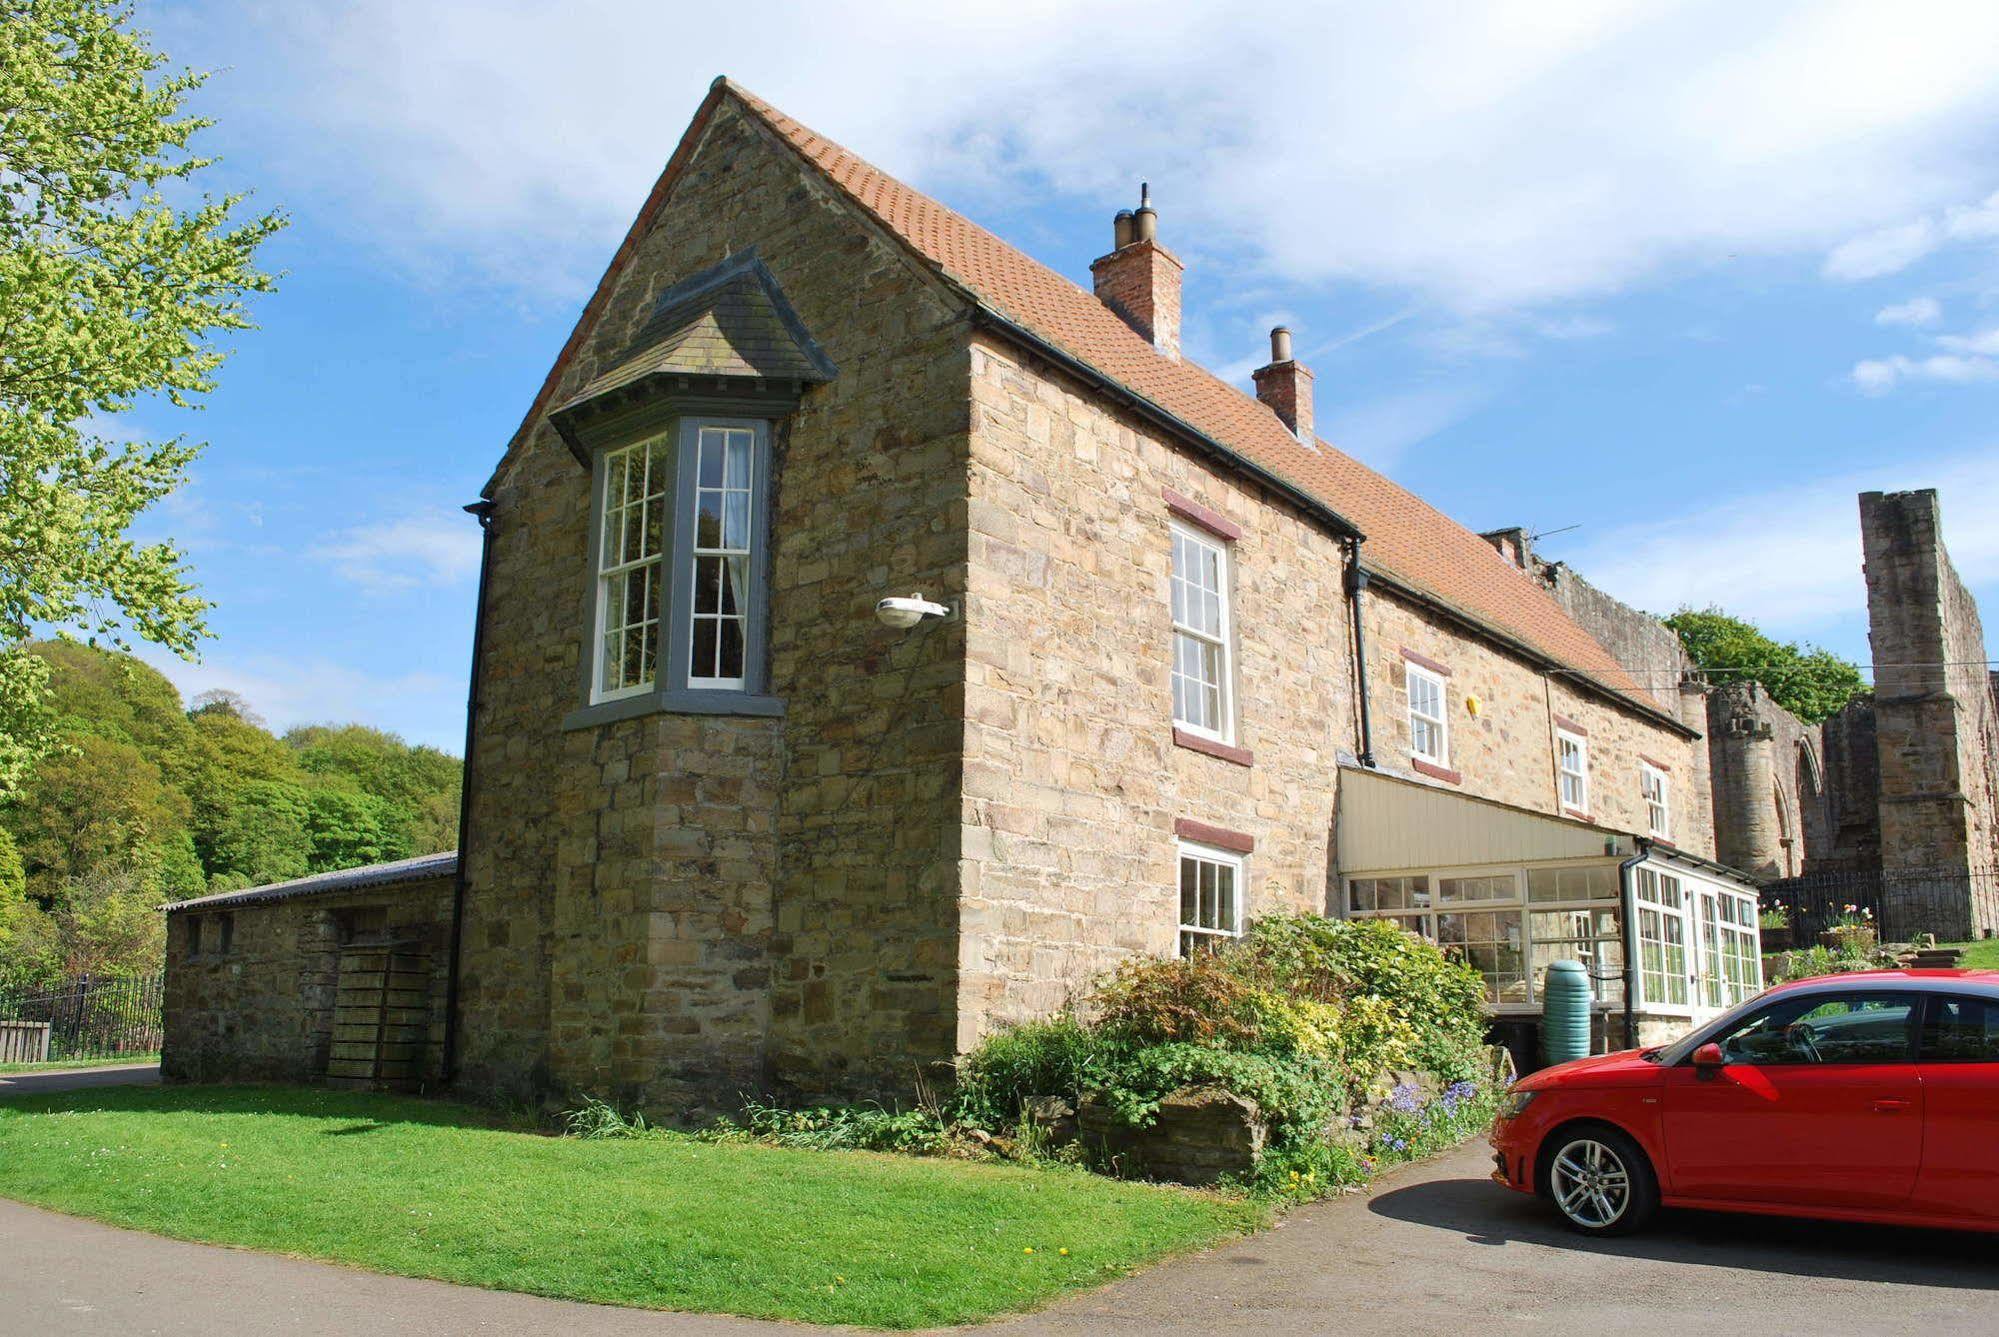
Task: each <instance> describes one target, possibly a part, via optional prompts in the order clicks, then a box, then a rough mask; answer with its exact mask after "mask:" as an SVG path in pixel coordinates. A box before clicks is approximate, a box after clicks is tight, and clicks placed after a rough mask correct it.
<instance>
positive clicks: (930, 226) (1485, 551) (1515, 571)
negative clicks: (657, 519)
mask: <svg viewBox="0 0 1999 1337" xmlns="http://www.w3.org/2000/svg"><path fill="white" fill-rule="evenodd" d="M724 86H725V87H726V88H727V89H728V90H729V91H730V92H732V93H733V94H735V95H736V96H737V97H738V98H740V99H741V100H742V103H743V105H744V106H745V107H747V108H749V109H750V110H751V111H752V112H754V113H755V114H756V115H757V116H759V117H761V118H762V119H763V120H764V122H765V123H766V124H768V125H769V126H770V127H771V128H772V129H773V130H775V131H776V132H777V133H778V134H779V135H780V136H782V137H783V138H784V139H785V140H786V141H787V142H788V143H790V144H791V145H792V146H793V147H794V148H796V149H797V150H798V152H799V153H800V154H801V155H802V156H803V157H804V158H805V159H806V160H807V161H808V162H810V163H812V164H813V165H814V166H816V167H817V168H818V169H819V170H820V171H821V172H822V173H824V174H825V176H826V177H827V178H828V179H829V180H831V181H832V182H833V183H834V184H835V185H837V186H839V187H840V188H841V189H842V190H844V191H846V192H847V194H849V195H850V196H852V197H853V198H854V199H855V200H856V201H857V202H858V203H860V204H861V205H862V206H864V207H865V208H866V209H867V210H868V212H870V213H872V214H873V215H875V217H877V218H878V219H880V220H881V222H882V223H883V225H884V226H886V227H887V228H888V229H889V230H890V231H891V232H893V233H894V234H895V235H896V236H898V237H900V238H901V239H902V240H903V241H904V242H905V243H906V244H907V245H909V246H911V247H912V248H914V249H915V250H916V251H917V252H918V253H919V254H921V255H922V256H924V257H925V258H927V259H928V260H930V261H931V262H932V263H933V264H935V265H936V266H937V267H938V268H939V269H940V270H942V271H943V273H944V274H945V275H946V276H947V277H949V278H951V279H953V280H955V281H956V282H957V283H959V284H960V285H962V286H963V287H965V288H967V289H969V290H970V291H971V292H972V293H973V294H974V295H975V296H977V297H978V298H979V299H980V300H981V301H983V302H985V303H986V304H988V305H990V306H991V307H992V308H994V309H995V310H996V311H998V312H999V314H1001V315H1002V316H1004V317H1006V318H1007V319H1008V320H1010V321H1012V322H1014V323H1015V324H1017V325H1020V326H1023V327H1024V328H1026V329H1027V330H1028V331H1029V332H1030V333H1032V334H1034V335H1036V336H1038V337H1039V338H1042V339H1045V340H1047V341H1048V342H1049V343H1051V344H1054V345H1055V346H1056V347H1058V348H1060V349H1061V350H1062V351H1064V352H1066V353H1068V354H1069V355H1070V356H1071V357H1073V358H1075V359H1076V360H1077V361H1079V362H1082V363H1084V364H1086V365H1087V366H1089V367H1091V368H1092V369H1094V370H1096V371H1097V372H1098V373H1100V374H1101V375H1103V376H1104V377H1106V378H1107V379H1109V380H1112V381H1115V382H1117V383H1118V384H1119V385H1121V386H1123V387H1124V388H1126V389H1128V390H1131V391H1135V392H1136V393H1138V394H1139V395H1142V396H1144V397H1145V398H1146V399H1149V400H1151V401H1152V402H1153V403H1155V404H1157V405H1158V406H1160V407H1161V408H1163V409H1165V410H1166V411H1167V412H1169V413H1171V414H1173V415H1174V416H1176V417H1178V418H1180V419H1181V420H1183V421H1184V422H1186V423H1188V424H1189V425H1191V426H1193V427H1195V428H1197V429H1198V430H1200V431H1201V432H1203V433H1205V434H1206V435H1208V436H1210V437H1213V438H1214V439H1215V440H1217V441H1219V442H1221V443H1222V444H1223V445H1225V446H1227V447H1229V448H1230V449H1232V450H1234V451H1236V452H1237V453H1238V454H1241V455H1243V456H1245V457H1247V458H1248V459H1250V460H1251V461H1253V462H1254V463H1256V464H1258V465H1261V466H1262V467H1264V468H1266V469H1268V470H1270V472H1272V473H1274V474H1276V475H1278V477H1280V478H1282V479H1283V480H1285V481H1286V482H1290V483H1292V484H1295V485H1296V486H1297V487H1298V488H1300V489H1301V490H1302V491H1304V492H1307V493H1310V494H1311V495H1313V496H1315V497H1317V498H1319V499H1320V500H1322V501H1323V502H1324V503H1325V504H1326V505H1327V506H1329V507H1330V508H1332V509H1333V510H1334V511H1336V512H1337V513H1339V514H1340V515H1343V516H1345V517H1347V518H1348V519H1350V520H1352V521H1353V523H1354V524H1355V525H1357V526H1358V527H1359V528H1360V529H1361V530H1362V531H1363V532H1364V533H1365V534H1366V535H1367V542H1366V545H1365V548H1364V551H1365V554H1366V557H1365V560H1366V564H1367V565H1368V566H1369V567H1371V568H1373V569H1374V570H1376V571H1378V572H1380V573H1381V574H1383V575H1385V576H1387V577H1388V578H1389V579H1390V580H1391V581H1394V582H1397V583H1400V584H1403V585H1406V586H1408V587H1410V588H1411V589H1413V590H1414V591H1415V592H1416V593H1417V594H1419V595H1425V596H1428V597H1430V598H1432V599H1434V600H1436V601H1438V602H1440V603H1442V604H1444V605H1446V606H1448V607H1449V608H1451V609H1453V610H1455V611H1456V612H1458V613H1459V614H1461V615H1463V616H1465V617H1467V618H1469V619H1470V620H1472V621H1474V622H1476V623H1479V624H1481V625H1484V626H1486V627H1487V628H1489V629H1491V630H1494V631H1497V632H1499V633H1501V634H1503V635H1505V636H1508V637H1510V638H1512V639H1514V640H1517V641H1520V642H1522V643H1524V644H1525V645H1526V646H1527V647H1528V648H1530V649H1532V650H1535V651H1538V652H1539V653H1540V654H1541V655H1543V656H1545V657H1546V658H1548V659H1550V660H1552V661H1554V662H1555V663H1556V664H1558V665H1561V666H1563V667H1564V668H1567V669H1571V670H1575V671H1577V672H1579V673H1581V674H1584V675H1587V676H1588V677H1591V678H1594V679H1595V680H1596V681H1597V682H1598V683H1599V684H1600V685H1602V686H1604V687H1607V688H1609V689H1611V690H1612V691H1614V692H1616V693H1618V694H1620V695H1622V696H1624V697H1626V698H1627V699H1631V700H1633V701H1634V702H1635V703H1636V704H1638V705H1640V706H1642V707H1643V708H1644V709H1646V710H1648V711H1650V712H1654V713H1656V712H1658V710H1659V707H1658V706H1657V705H1656V704H1655V703H1654V702H1653V701H1652V700H1651V699H1650V698H1649V697H1648V696H1647V695H1646V694H1645V693H1644V692H1643V691H1642V690H1641V689H1640V688H1639V687H1638V685H1637V684H1636V683H1635V682H1633V681H1632V680H1631V678H1630V676H1629V674H1627V673H1626V671H1625V670H1624V668H1623V667H1622V666H1621V665H1619V664H1618V663H1617V661H1616V660H1615V659H1614V658H1613V657H1612V656H1611V654H1610V652H1609V651H1607V650H1605V649H1604V648H1603V646H1602V645H1601V644H1599V643H1598V642H1597V640H1596V639H1595V638H1594V637H1592V636H1591V635H1590V634H1589V633H1588V632H1587V631H1585V630H1583V628H1582V627H1581V626H1579V625H1577V623H1576V622H1575V621H1574V620H1572V619H1571V618H1570V617H1569V616H1568V614H1567V613H1566V612H1564V611H1563V610H1562V608H1561V606H1560V605H1559V604H1557V603H1556V602H1555V600H1554V598H1553V597H1552V596H1550V595H1549V593H1548V592H1547V591H1546V590H1545V589H1543V588H1542V587H1541V586H1540V585H1539V584H1538V583H1537V582H1536V581H1534V580H1533V579H1532V578H1530V577H1529V576H1528V575H1527V574H1526V573H1525V572H1523V571H1521V570H1520V569H1519V568H1518V567H1516V566H1514V565H1513V564H1512V563H1511V562H1508V561H1507V560H1506V559H1505V558H1503V557H1501V556H1500V555H1499V554H1498V553H1497V552H1496V551H1494V549H1493V547H1492V545H1491V544H1489V543H1487V542H1486V541H1485V540H1484V539H1482V538H1480V537H1479V536H1478V535H1477V534H1474V533H1473V532H1472V531H1471V530H1469V529H1467V528H1466V527H1465V526H1463V525H1461V524H1459V523H1458V522H1457V521H1455V520H1452V519H1451V518H1450V517H1448V516H1446V515H1444V514H1443V513H1442V512H1440V511H1438V510H1437V509H1436V508H1435V507H1433V506H1431V505H1430V504H1429V503H1427V502H1425V501H1424V500H1422V498H1420V497H1418V496H1416V495H1415V494H1413V493H1411V492H1409V491H1408V490H1406V489H1404V488H1402V487H1399V486H1397V485H1396V484H1394V483H1392V482H1390V481H1389V480H1388V479H1386V478H1384V477H1382V476H1381V475H1380V474H1378V473H1375V472H1374V471H1373V470H1372V469H1369V468H1368V467H1367V466H1365V465H1363V464H1361V463H1360V462H1359V461H1357V460H1355V459H1353V458H1351V457H1350V456H1347V455H1344V454H1342V453H1341V452H1340V451H1339V450H1337V449H1335V448H1334V447H1332V446H1331V445H1329V444H1327V443H1326V442H1324V441H1320V442H1319V443H1318V449H1316V450H1314V449H1311V448H1309V447H1307V446H1305V445H1303V444H1302V443H1300V442H1299V441H1298V439H1297V438H1296V437H1295V436H1293V435H1292V434H1291V432H1290V431H1289V430H1288V429H1287V428H1286V427H1285V426H1284V424H1283V423H1282V422H1280V421H1279V420H1278V418H1277V415H1276V414H1275V413H1273V412H1271V411H1270V409H1268V408H1267V407H1265V406H1264V405H1263V404H1261V403H1259V402H1258V401H1257V400H1256V399H1254V398H1253V397H1251V396H1250V395H1248V394H1246V393H1244V392H1243V391H1241V390H1239V389H1237V388H1236V387H1234V386H1232V385H1230V384H1228V383H1227V382H1225V381H1223V380H1221V379H1220V378H1219V377H1217V376H1215V375H1214V374H1213V373H1211V372H1209V371H1208V370H1207V369H1205V368H1203V367H1201V366H1199V365H1198V364H1196V363H1193V362H1188V361H1185V360H1180V359H1174V358H1169V357H1165V356H1163V355H1162V354H1160V353H1159V352H1158V351H1157V350H1155V349H1154V348H1153V347H1152V345H1151V344H1150V343H1148V342H1147V341H1146V340H1145V339H1143V338H1141V337H1140V336H1139V335H1138V334H1137V333H1136V332H1135V331H1133V330H1132V329H1131V327H1130V326H1128V325H1126V324H1125V323H1124V321H1123V320H1121V319H1120V318H1119V317H1118V316H1117V315H1115V314H1114V313H1113V312H1111V310H1110V309H1109V308H1108V307H1106V306H1104V305H1103V303H1101V302H1099V301H1098V300H1097V299H1096V297H1095V296H1094V295H1093V294H1091V293H1090V292H1087V291H1085V290H1084V289H1083V288H1082V287H1080V286H1078V285H1077V284H1075V283H1073V282H1071V281H1070V280H1069V279H1067V278H1064V277H1063V276H1062V275H1061V274H1058V273H1056V272H1055V271H1054V270H1052V269H1050V268H1048V267H1047V266H1046V265H1043V264H1041V263H1040V262H1039V261H1036V260H1034V259H1031V258H1030V257H1028V256H1027V255H1026V254H1024V253H1022V252H1021V251H1019V250H1017V249H1015V248H1014V247H1012V246H1010V245H1008V244H1007V243H1006V242H1004V241H1001V240H1000V239H999V238H998V237H996V236H994V235H993V234H992V233H990V232H988V231H986V229H984V228H982V227H980V226H979V225H978V224H976V223H974V222H972V221H971V220H970V219H968V218H965V217H963V216H962V215H960V214H958V213H955V212H953V211H952V210H951V209H949V208H946V207H945V206H944V205H942V204H940V203H938V202H937V201H936V200H933V199H931V198H930V197H929V196H927V195H925V194H923V193H922V192H920V191H917V190H914V189H912V188H911V187H909V186H906V185H904V184H903V183H902V182H900V181H897V180H896V179H895V178H893V177H891V176H889V175H888V174H887V173H886V172H883V171H882V170H880V169H879V168H877V167H874V166H872V165H871V164H869V163H868V162H866V161H864V160H863V159H861V158H860V157H858V156H856V155H855V154H853V153H851V152H849V151H848V150H847V149H845V148H842V147H841V146H840V145H838V144H836V143H834V142H833V141H832V140H830V139H827V138H826V137H825V136H824V135H821V134H819V133H817V132H816V131H813V130H811V129H808V128H807V127H805V126H803V125H801V124H799V123H798V122H797V121H795V120H793V119H792V118H791V117H789V116H787V115H785V114H784V113H783V112H781V111H779V110H778V109H777V108H775V107H773V106H771V105H770V104H769V103H767V102H765V101H763V100H762V99H761V98H759V97H757V96H756V95H755V94H753V93H750V92H748V91H746V90H745V89H743V88H741V87H740V86H738V85H736V84H734V83H725V84H724Z"/></svg>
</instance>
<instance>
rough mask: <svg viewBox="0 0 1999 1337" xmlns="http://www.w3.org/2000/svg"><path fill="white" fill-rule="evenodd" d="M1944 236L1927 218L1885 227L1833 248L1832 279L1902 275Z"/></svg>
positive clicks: (1827, 267) (1827, 264)
mask: <svg viewBox="0 0 1999 1337" xmlns="http://www.w3.org/2000/svg"><path fill="white" fill-rule="evenodd" d="M1942 238H1943V233H1942V232H1941V230H1939V229H1938V227H1937V226H1936V224H1934V223H1932V222H1930V220H1929V219H1927V218H1919V219H1917V220H1916V221H1915V222H1913V223H1903V224H1901V225H1900V226H1897V227H1886V228H1882V229H1880V230H1879V231H1877V232H1870V233H1868V234H1867V235H1865V236H1862V237H1855V238H1854V239H1853V240H1851V241H1847V242H1842V243H1841V244H1839V245H1838V246H1835V247H1833V249H1832V253H1831V254H1830V255H1828V256H1826V258H1825V272H1826V276H1827V277H1828V278H1835V279H1872V278H1880V277H1881V276H1882V275H1884V274H1899V273H1901V272H1902V271H1903V270H1905V269H1907V268H1908V267H1909V266H1910V265H1913V264H1914V263H1916V261H1918V260H1920V259H1922V258H1923V257H1924V256H1926V255H1928V254H1929V253H1930V252H1931V251H1934V250H1935V249H1936V248H1937V244H1938V242H1939V241H1941V240H1942Z"/></svg>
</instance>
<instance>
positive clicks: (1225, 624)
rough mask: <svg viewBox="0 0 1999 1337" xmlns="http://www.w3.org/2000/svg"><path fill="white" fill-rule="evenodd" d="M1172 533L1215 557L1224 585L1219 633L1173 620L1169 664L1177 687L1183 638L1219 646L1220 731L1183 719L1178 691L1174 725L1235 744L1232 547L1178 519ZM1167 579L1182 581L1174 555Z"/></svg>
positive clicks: (1172, 523)
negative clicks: (1174, 562) (1177, 571)
mask: <svg viewBox="0 0 1999 1337" xmlns="http://www.w3.org/2000/svg"><path fill="white" fill-rule="evenodd" d="M1168 530H1169V532H1170V534H1171V536H1172V541H1173V542H1174V543H1175V545H1176V546H1177V544H1178V543H1180V542H1185V543H1188V544H1191V545H1193V546H1195V547H1197V548H1200V549H1203V550H1205V551H1207V552H1211V553H1213V554H1214V555H1215V579H1216V581H1217V583H1218V584H1219V585H1220V589H1219V590H1218V591H1217V595H1218V598H1219V602H1220V613H1221V617H1220V622H1221V625H1220V628H1219V632H1218V634H1210V633H1208V632H1206V631H1202V630H1200V629H1198V628H1195V627H1193V626H1190V625H1188V624H1187V623H1185V622H1182V621H1181V620H1180V619H1179V618H1177V617H1176V618H1173V619H1172V623H1173V637H1172V650H1171V662H1170V663H1169V665H1168V673H1169V675H1170V681H1172V682H1173V683H1176V684H1177V682H1178V680H1179V679H1181V678H1182V677H1184V676H1185V675H1183V674H1182V673H1181V672H1180V638H1181V637H1182V636H1186V637H1189V638H1191V639H1193V640H1195V641H1199V642H1201V643H1202V644H1205V645H1211V646H1216V647H1218V649H1219V651H1220V654H1219V656H1218V662H1219V665H1220V674H1221V681H1220V683H1219V684H1218V686H1219V688H1220V690H1219V693H1218V695H1219V696H1220V703H1219V705H1218V707H1217V709H1218V710H1219V712H1220V715H1221V719H1220V721H1219V722H1220V725H1221V727H1220V728H1219V729H1217V728H1212V727H1210V726H1207V725H1204V724H1196V723H1194V722H1192V721H1190V720H1186V719H1182V718H1181V715H1180V707H1179V692H1178V691H1177V690H1175V692H1174V707H1173V724H1174V726H1175V727H1176V728H1180V729H1185V730H1186V731H1187V732H1188V733H1191V734H1197V735H1199V736H1200V737H1202V738H1207V739H1211V740H1212V741H1214V742H1217V743H1228V744H1233V743H1234V742H1235V713H1236V712H1235V651H1234V645H1233V642H1234V633H1235V609H1234V608H1233V607H1232V606H1231V605H1232V604H1233V602H1234V600H1233V598H1232V596H1231V587H1232V586H1233V585H1234V583H1235V582H1234V573H1233V572H1232V571H1231V570H1230V568H1229V556H1230V554H1229V545H1228V544H1227V543H1226V542H1224V541H1223V540H1221V539H1219V538H1217V537H1215V536H1214V535H1213V534H1210V533H1207V532H1206V531H1204V530H1201V529H1198V528H1196V527H1195V526H1193V525H1189V524H1183V523H1182V522H1180V521H1178V520H1174V521H1170V522H1169V523H1168ZM1167 579H1168V581H1169V582H1171V581H1180V580H1181V577H1180V576H1179V575H1178V574H1177V573H1175V571H1174V570H1173V563H1172V556H1171V554H1170V553H1169V555H1168V558H1167ZM1182 583H1184V582H1182ZM1168 607H1169V608H1170V607H1171V599H1170V597H1169V599H1168Z"/></svg>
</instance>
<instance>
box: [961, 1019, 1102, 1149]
mask: <svg viewBox="0 0 1999 1337" xmlns="http://www.w3.org/2000/svg"><path fill="white" fill-rule="evenodd" d="M1103 1050H1104V1044H1103V1041H1102V1039H1101V1038H1100V1037H1099V1036H1098V1035H1097V1034H1096V1033H1095V1032H1094V1031H1092V1030H1090V1029H1089V1028H1088V1027H1086V1026H1084V1025H1083V1024H1082V1023H1081V1022H1079V1021H1077V1020H1076V1018H1075V1017H1074V1016H1072V1015H1070V1014H1068V1013H1063V1014H1061V1015H1060V1016H1055V1017H1050V1018H1049V1019H1047V1020H1046V1021H1030V1022H1026V1023H1024V1024H1022V1025H1019V1026H1009V1027H1007V1028H1005V1029H1004V1030H998V1031H994V1032H993V1033H992V1034H991V1035H989V1036H987V1037H986V1038H985V1040H984V1041H983V1042H981V1043H980V1045H979V1047H978V1048H977V1049H975V1050H973V1051H972V1052H971V1053H970V1054H968V1055H966V1056H965V1057H964V1058H963V1059H962V1060H960V1061H959V1064H958V1091H957V1095H956V1097H955V1099H954V1100H953V1101H952V1105H951V1111H952V1113H953V1114H954V1115H955V1116H956V1118H957V1119H959V1120H960V1121H961V1122H964V1123H968V1124H971V1125H972V1126H974V1127H977V1128H1003V1127H1008V1126H1010V1125H1011V1124H1012V1123H1013V1122H1014V1121H1015V1120H1017V1119H1019V1118H1020V1116H1021V1113H1022V1111H1023V1110H1025V1109H1026V1108H1027V1106H1029V1105H1030V1104H1032V1103H1033V1102H1034V1101H1036V1100H1039V1099H1041V1098H1042V1097H1044V1096H1059V1097H1060V1098H1062V1099H1064V1100H1067V1101H1069V1102H1070V1103H1071V1104H1073V1103H1075V1102H1076V1101H1078V1100H1081V1099H1082V1096H1083V1092H1084V1091H1085V1090H1087V1089H1089V1087H1090V1085H1091V1084H1092V1077H1093V1074H1094V1073H1096V1072H1097V1070H1098V1069H1099V1068H1100V1066H1101V1065H1102V1062H1103Z"/></svg>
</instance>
